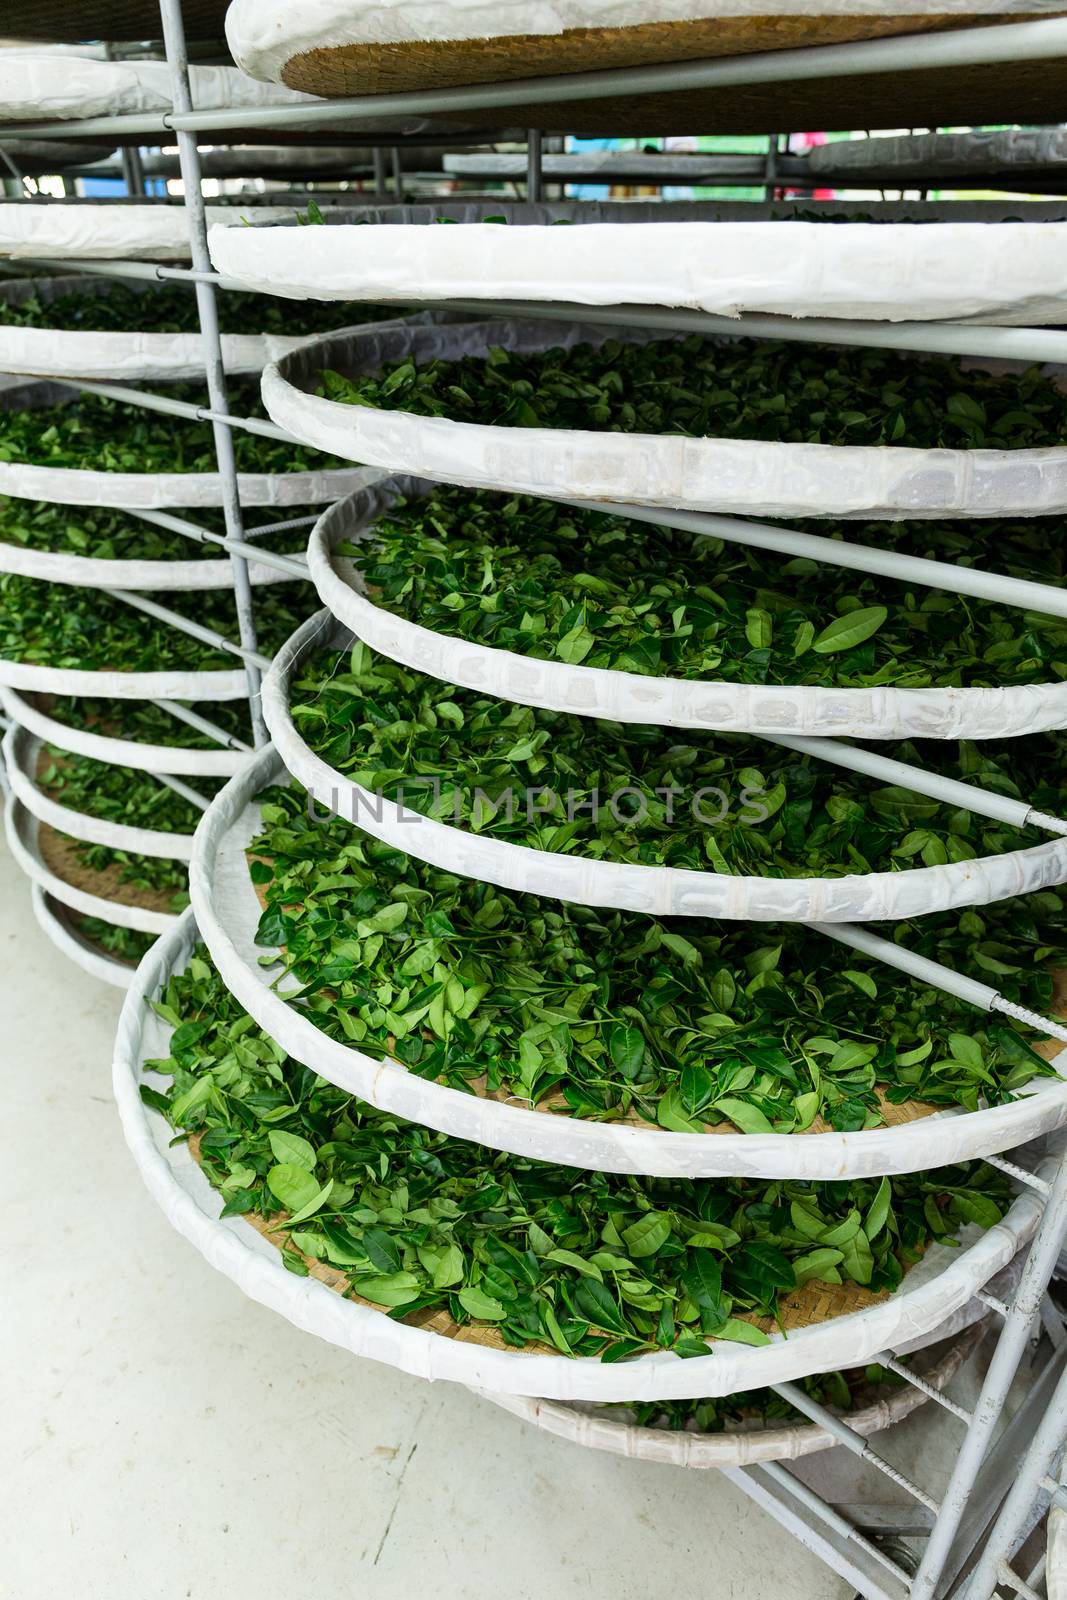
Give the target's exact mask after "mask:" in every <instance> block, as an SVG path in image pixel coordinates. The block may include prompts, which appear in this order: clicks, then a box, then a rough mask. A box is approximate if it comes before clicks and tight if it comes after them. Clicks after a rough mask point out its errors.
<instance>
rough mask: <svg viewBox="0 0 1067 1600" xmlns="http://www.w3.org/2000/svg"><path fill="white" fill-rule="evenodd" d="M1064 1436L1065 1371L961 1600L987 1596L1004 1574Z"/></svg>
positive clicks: (1066, 1425) (1066, 1413) (1066, 1424)
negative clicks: (1005, 1566) (1005, 1565)
mask: <svg viewBox="0 0 1067 1600" xmlns="http://www.w3.org/2000/svg"><path fill="white" fill-rule="evenodd" d="M1065 1438H1067V1372H1064V1374H1063V1376H1062V1377H1061V1378H1060V1381H1059V1383H1058V1384H1057V1385H1056V1389H1055V1392H1054V1394H1053V1396H1052V1399H1051V1400H1050V1401H1049V1404H1048V1406H1047V1408H1046V1410H1045V1414H1044V1416H1043V1418H1042V1420H1041V1423H1040V1425H1039V1427H1038V1430H1037V1432H1036V1434H1035V1435H1034V1438H1033V1441H1032V1443H1031V1444H1030V1447H1029V1449H1028V1450H1027V1452H1026V1457H1025V1460H1024V1461H1023V1462H1022V1465H1021V1467H1020V1469H1019V1470H1018V1471H1017V1472H1016V1474H1015V1476H1014V1478H1013V1479H1012V1484H1011V1488H1010V1490H1009V1491H1008V1495H1007V1498H1006V1499H1005V1501H1004V1505H1003V1506H1002V1508H1001V1512H1000V1515H999V1516H998V1517H997V1520H996V1522H995V1523H994V1524H993V1526H992V1528H991V1529H990V1531H989V1535H988V1537H987V1539H986V1542H985V1544H984V1546H983V1548H982V1554H981V1555H980V1556H979V1558H978V1564H977V1566H976V1567H975V1569H974V1571H973V1573H972V1574H971V1577H970V1581H969V1582H968V1584H967V1586H966V1588H965V1589H964V1590H963V1596H964V1600H989V1597H990V1595H992V1593H993V1591H994V1590H995V1589H996V1587H997V1584H998V1583H1000V1582H1002V1581H1004V1580H1005V1579H1006V1578H1007V1573H1006V1572H1005V1571H1004V1564H1006V1563H1007V1562H1009V1561H1010V1560H1011V1558H1012V1556H1013V1555H1014V1554H1015V1551H1016V1549H1017V1548H1018V1546H1019V1544H1020V1543H1021V1541H1022V1540H1023V1539H1024V1538H1025V1537H1026V1533H1027V1531H1028V1530H1027V1523H1028V1522H1029V1521H1031V1520H1032V1512H1033V1506H1034V1502H1035V1501H1036V1500H1037V1497H1038V1495H1039V1494H1040V1493H1041V1488H1042V1482H1041V1480H1042V1479H1043V1478H1044V1477H1045V1475H1046V1473H1048V1472H1050V1471H1051V1469H1052V1465H1053V1462H1054V1459H1055V1457H1056V1455H1057V1454H1058V1452H1059V1451H1060V1450H1062V1448H1063V1442H1064V1439H1065Z"/></svg>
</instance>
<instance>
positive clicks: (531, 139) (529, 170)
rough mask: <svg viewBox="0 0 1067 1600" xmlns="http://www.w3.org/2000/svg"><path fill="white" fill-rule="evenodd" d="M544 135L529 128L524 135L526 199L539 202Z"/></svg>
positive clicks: (538, 130) (537, 129) (536, 129)
mask: <svg viewBox="0 0 1067 1600" xmlns="http://www.w3.org/2000/svg"><path fill="white" fill-rule="evenodd" d="M543 138H544V135H543V134H542V132H541V130H540V128H530V129H528V130H527V134H526V198H527V200H531V201H534V200H536V201H539V200H540V199H541V195H542V188H543V185H542V182H541V152H542V140H543Z"/></svg>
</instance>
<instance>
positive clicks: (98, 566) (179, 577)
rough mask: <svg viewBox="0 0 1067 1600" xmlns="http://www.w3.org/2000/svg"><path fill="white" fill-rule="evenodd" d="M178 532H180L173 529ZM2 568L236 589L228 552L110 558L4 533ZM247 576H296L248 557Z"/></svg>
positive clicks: (93, 579) (74, 579) (88, 585)
mask: <svg viewBox="0 0 1067 1600" xmlns="http://www.w3.org/2000/svg"><path fill="white" fill-rule="evenodd" d="M174 537H175V538H180V537H181V535H179V534H175V535H174ZM0 572H12V573H15V574H16V575H17V576H19V577H22V578H38V579H40V580H42V581H43V582H45V583H66V584H70V585H71V586H72V587H74V588H83V589H136V590H139V591H141V592H147V593H152V592H155V591H169V590H173V591H176V592H177V591H182V592H184V593H188V592H190V591H192V590H202V589H232V588H233V569H232V567H231V565H230V563H229V561H227V560H226V558H225V556H218V557H216V558H215V559H214V560H211V559H210V558H208V559H200V560H196V561H147V560H133V561H125V560H121V559H118V560H111V559H109V558H106V557H102V556H76V555H67V554H66V553H64V552H60V551H58V550H36V549H31V548H29V547H27V546H25V545H21V544H11V543H9V542H8V541H7V540H6V539H2V538H0ZM248 577H249V581H250V582H251V583H252V584H253V586H255V587H256V588H259V587H261V586H262V585H263V584H267V583H286V582H291V581H292V576H291V575H290V574H289V573H287V572H281V571H279V570H278V568H277V567H267V566H263V565H261V564H260V563H259V562H250V563H249V566H248Z"/></svg>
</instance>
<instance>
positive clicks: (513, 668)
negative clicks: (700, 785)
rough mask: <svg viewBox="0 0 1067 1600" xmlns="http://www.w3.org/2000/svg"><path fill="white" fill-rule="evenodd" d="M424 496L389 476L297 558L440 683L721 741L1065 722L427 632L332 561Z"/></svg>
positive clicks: (987, 729)
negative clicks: (398, 504) (664, 670)
mask: <svg viewBox="0 0 1067 1600" xmlns="http://www.w3.org/2000/svg"><path fill="white" fill-rule="evenodd" d="M350 409H355V410H360V409H362V408H360V407H353V408H350ZM431 487H432V486H431V485H430V484H429V483H427V481H426V480H425V479H420V478H414V477H408V476H393V477H391V478H388V479H386V480H384V481H380V482H378V483H377V484H374V485H371V486H369V487H367V488H365V489H363V490H361V491H360V492H359V493H357V494H355V495H351V496H350V497H349V498H348V499H346V500H342V501H339V502H338V503H337V504H336V505H333V506H331V507H330V508H329V509H328V510H327V511H325V512H324V513H323V515H322V516H321V517H320V518H319V520H318V522H317V523H316V524H315V526H314V528H313V529H312V531H311V538H310V540H309V543H308V551H307V559H308V569H309V573H310V576H311V581H312V582H313V583H314V585H315V588H316V590H317V591H318V594H319V598H320V599H321V600H322V602H323V604H324V605H325V606H326V607H327V608H328V609H329V610H330V612H331V613H332V614H333V615H334V616H335V617H336V618H337V620H338V621H339V622H342V623H344V625H345V627H347V628H349V629H350V630H351V631H352V633H354V634H355V635H356V637H357V638H359V639H362V640H363V641H364V642H365V643H366V644H368V645H370V647H371V649H372V650H377V651H378V652H379V653H380V654H381V655H384V656H388V657H389V658H390V659H391V660H393V661H398V662H400V663H401V664H402V665H403V666H407V667H411V668H412V669H413V670H414V671H416V672H423V673H426V674H428V675H429V676H430V677H432V678H440V679H441V680H442V681H443V682H445V683H451V684H456V685H458V686H459V687H461V688H464V689H471V690H474V691H476V692H479V693H484V694H489V695H492V696H494V697H495V698H497V699H500V700H509V701H512V702H515V703H517V704H519V705H528V706H539V707H541V708H543V709H544V710H548V711H565V712H569V713H571V714H572V715H574V716H587V717H601V718H604V719H606V720H607V721H611V722H641V723H655V724H657V725H658V726H660V727H670V728H707V729H709V730H715V731H718V732H727V733H757V734H759V733H770V734H775V733H791V734H805V735H824V736H827V737H833V738H849V737H852V738H865V739H911V738H922V739H992V738H999V737H1014V736H1016V735H1019V736H1021V735H1023V734H1027V733H1042V732H1046V731H1048V730H1049V729H1052V728H1061V727H1063V726H1064V725H1065V724H1067V683H1042V684H1020V685H1018V686H1014V685H1013V686H1009V687H1004V688H996V689H987V688H977V689H956V688H941V689H938V688H934V689H900V688H894V687H892V686H890V687H883V688H876V689H827V688H820V687H818V686H815V685H782V684H776V685H775V684H772V685H768V684H742V683H717V682H715V681H714V680H707V681H702V680H700V679H690V678H669V677H643V676H641V675H639V674H638V673H634V672H619V671H616V670H613V669H610V668H605V667H586V666H582V665H581V664H578V665H572V664H570V663H568V662H565V661H542V660H540V659H538V658H536V657H534V656H522V655H518V654H516V652H515V651H513V650H499V649H496V648H494V647H492V646H489V645H484V644H478V643H475V642H473V641H471V640H467V639H460V638H456V637H451V636H449V635H448V634H442V633H437V632H435V631H434V630H433V629H432V628H425V627H423V626H421V624H419V623H417V622H412V621H410V620H409V619H408V618H406V617H401V616H397V615H396V614H395V613H393V612H391V611H386V610H385V609H384V607H382V606H378V605H375V604H374V602H373V601H372V600H370V599H369V598H368V597H367V596H366V595H364V594H361V593H360V590H359V577H358V571H357V570H356V569H355V567H354V565H353V563H352V562H351V561H350V560H348V559H347V558H344V557H340V556H337V555H336V554H335V553H334V552H335V550H336V547H337V545H338V544H340V543H341V542H342V541H344V540H354V541H360V540H364V539H367V538H369V537H371V534H372V529H373V524H374V522H375V521H376V520H377V519H378V518H379V517H381V516H382V515H384V514H385V513H386V512H387V511H388V510H389V507H390V506H391V505H392V504H394V502H395V501H396V499H397V498H398V497H400V496H403V497H404V498H413V497H418V496H420V495H424V494H426V493H427V492H428V491H429V489H430V488H431Z"/></svg>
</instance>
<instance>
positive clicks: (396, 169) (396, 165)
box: [392, 144, 404, 205]
mask: <svg viewBox="0 0 1067 1600" xmlns="http://www.w3.org/2000/svg"><path fill="white" fill-rule="evenodd" d="M392 157H393V189H394V190H395V192H396V203H397V205H402V204H403V202H404V168H403V166H402V164H401V161H400V151H399V149H398V148H397V146H396V145H395V144H394V145H393V148H392Z"/></svg>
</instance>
